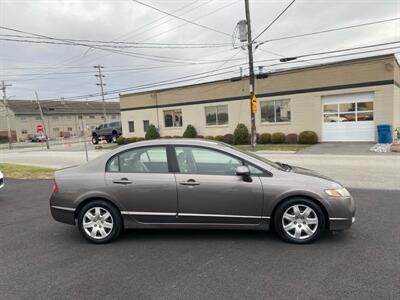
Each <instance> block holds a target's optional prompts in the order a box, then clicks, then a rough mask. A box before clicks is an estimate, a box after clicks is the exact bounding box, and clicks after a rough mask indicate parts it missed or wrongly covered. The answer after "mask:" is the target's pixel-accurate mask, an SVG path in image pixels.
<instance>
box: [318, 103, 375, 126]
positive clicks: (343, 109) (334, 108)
mask: <svg viewBox="0 0 400 300" xmlns="http://www.w3.org/2000/svg"><path fill="white" fill-rule="evenodd" d="M373 120H374V102H373V101H365V102H351V103H338V104H325V105H324V122H325V123H331V122H362V121H373Z"/></svg>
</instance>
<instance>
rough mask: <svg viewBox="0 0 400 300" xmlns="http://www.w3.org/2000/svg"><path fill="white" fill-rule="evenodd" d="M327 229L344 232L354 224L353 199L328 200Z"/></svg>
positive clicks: (354, 206)
mask: <svg viewBox="0 0 400 300" xmlns="http://www.w3.org/2000/svg"><path fill="white" fill-rule="evenodd" d="M329 208H330V209H329V210H330V213H329V229H330V230H333V231H335V230H345V229H348V228H350V227H351V225H353V223H354V222H355V220H356V218H355V213H356V205H355V202H354V199H353V197H347V198H341V199H337V198H331V199H329Z"/></svg>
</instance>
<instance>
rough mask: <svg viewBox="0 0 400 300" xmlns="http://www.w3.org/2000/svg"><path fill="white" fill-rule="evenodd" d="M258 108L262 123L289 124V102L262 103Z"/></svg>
mask: <svg viewBox="0 0 400 300" xmlns="http://www.w3.org/2000/svg"><path fill="white" fill-rule="evenodd" d="M260 106H261V122H262V123H279V122H290V100H273V101H262V102H260Z"/></svg>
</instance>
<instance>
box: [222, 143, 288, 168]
mask: <svg viewBox="0 0 400 300" xmlns="http://www.w3.org/2000/svg"><path fill="white" fill-rule="evenodd" d="M225 145H226V146H227V147H229V148H232V149H234V150H236V151H239V152H241V153H244V154H246V155H248V156H250V157H252V158H255V159H257V160H260V161H262V162H263V163H266V164H267V165H269V166H271V167H273V168H275V169H278V170H283V171H284V170H285V168H283V167H282V166H281V165H279V164H277V163H275V162H273V161H271V160H269V159H266V158H264V157H262V156H259V155H257V154H255V153H253V152H250V151H246V150H242V149H240V148H237V147H234V146H232V145H229V144H225Z"/></svg>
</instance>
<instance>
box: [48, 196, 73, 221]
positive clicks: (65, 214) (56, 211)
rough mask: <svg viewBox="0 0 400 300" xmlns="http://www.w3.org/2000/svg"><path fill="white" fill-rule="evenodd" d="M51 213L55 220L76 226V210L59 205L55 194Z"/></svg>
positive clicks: (51, 200) (52, 198)
mask: <svg viewBox="0 0 400 300" xmlns="http://www.w3.org/2000/svg"><path fill="white" fill-rule="evenodd" d="M50 212H51V216H52V217H53V219H54V220H56V221H58V222H61V223H66V224H71V225H75V208H72V207H66V206H59V205H57V202H56V201H55V197H54V194H53V195H51V197H50Z"/></svg>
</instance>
